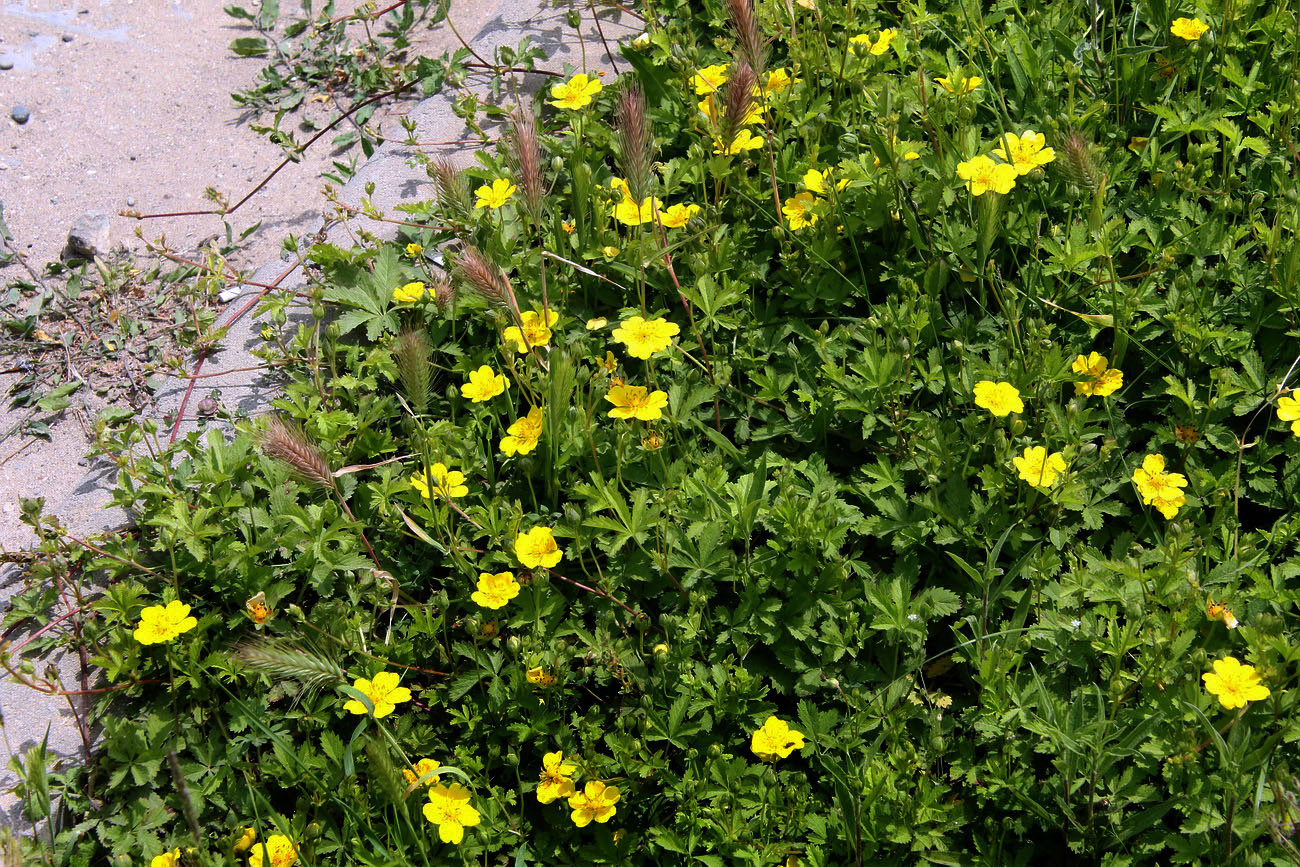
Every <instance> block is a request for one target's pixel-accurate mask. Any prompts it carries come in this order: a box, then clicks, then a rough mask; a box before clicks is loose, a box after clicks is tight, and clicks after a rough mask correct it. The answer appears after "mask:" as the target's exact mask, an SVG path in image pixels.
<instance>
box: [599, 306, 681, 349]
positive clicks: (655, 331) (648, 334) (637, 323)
mask: <svg viewBox="0 0 1300 867" xmlns="http://www.w3.org/2000/svg"><path fill="white" fill-rule="evenodd" d="M681 330H682V329H681V328H680V327H678V325H677V323H676V322H669V321H668V320H667V319H664V318H663V317H662V316H661V317H659V318H657V319H650V320H647V319H644V318H642V317H640V316H629V317H628V318H627V319H624V320H623V322H622V323H621V324H620V325H619V326H618V327H617V328H615V329H614V331H613V337H614V340H615V342H617V343H622V344H623V345H624V346H626V347H627V354H628V355H630V356H632V357H633V358H649V357H650V356H652V355H654V354H655V353H656V352H662V351H663V350H665V349H667V348H668V347H669V346H672V345H673V338H674V337H676V336H677V335H678V334H680V333H681Z"/></svg>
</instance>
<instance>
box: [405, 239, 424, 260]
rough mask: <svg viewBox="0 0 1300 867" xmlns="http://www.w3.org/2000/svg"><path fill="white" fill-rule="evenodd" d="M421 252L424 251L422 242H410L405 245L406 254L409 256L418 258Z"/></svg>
mask: <svg viewBox="0 0 1300 867" xmlns="http://www.w3.org/2000/svg"><path fill="white" fill-rule="evenodd" d="M423 252H424V245H423V244H415V243H411V244H407V245H406V255H408V256H410V257H411V258H412V259H418V258H419V257H420V254H421V253H423Z"/></svg>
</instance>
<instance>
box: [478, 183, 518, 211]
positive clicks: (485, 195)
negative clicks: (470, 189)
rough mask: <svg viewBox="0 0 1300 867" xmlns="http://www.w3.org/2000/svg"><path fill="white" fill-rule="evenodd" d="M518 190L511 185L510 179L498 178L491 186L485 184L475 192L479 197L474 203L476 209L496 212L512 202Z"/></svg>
mask: <svg viewBox="0 0 1300 867" xmlns="http://www.w3.org/2000/svg"><path fill="white" fill-rule="evenodd" d="M516 189H518V187H516V186H515V185H514V184H512V183H510V179H509V178H497V179H496V180H495V181H493V182H492V183H491V184H484V185H483V186H481V187H479V188H478V189H477V190H475V191H474V195H475V196H477V197H478V199H477V201H475V202H474V209H475V210H478V209H479V208H490V209H492V210H494V211H495V210H496V209H497V208H499V207H501V206H502V205H504V204H505V203H506V202H508V201H510V197H511V196H513V195H514V194H515V190H516Z"/></svg>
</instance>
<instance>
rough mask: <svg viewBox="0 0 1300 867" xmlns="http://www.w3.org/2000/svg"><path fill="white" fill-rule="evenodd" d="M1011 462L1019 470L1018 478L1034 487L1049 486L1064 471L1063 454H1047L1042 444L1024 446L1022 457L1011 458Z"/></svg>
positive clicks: (1054, 482)
mask: <svg viewBox="0 0 1300 867" xmlns="http://www.w3.org/2000/svg"><path fill="white" fill-rule="evenodd" d="M1011 462H1012V463H1013V464H1015V465H1016V469H1017V470H1019V471H1020V478H1021V479H1023V480H1024V481H1026V482H1028V483H1029V484H1031V485H1033V486H1034V487H1036V488H1050V487H1051V486H1052V485H1054V484H1056V479H1057V477H1058V476H1059V475H1060V474H1061V473H1063V472H1065V456H1064V455H1062V454H1061V453H1060V452H1052V453H1051V454H1050V455H1049V454H1048V453H1047V449H1045V448H1043V447H1042V446H1030V447H1028V448H1026V449H1025V454H1024V456H1023V457H1018V458H1012V459H1011Z"/></svg>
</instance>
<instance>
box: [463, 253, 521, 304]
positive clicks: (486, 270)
mask: <svg viewBox="0 0 1300 867" xmlns="http://www.w3.org/2000/svg"><path fill="white" fill-rule="evenodd" d="M456 273H457V275H459V277H460V279H461V280H462V281H463V282H464V283H465V285H467V286H468V287H469V288H470V289H472V290H474V291H475V292H477V293H478V294H480V295H482V296H483V297H484V298H486V299H487V300H488V301H491V302H492V303H494V304H503V305H505V306H507V307H509V308H510V309H511V310H516V309H517V308H518V305H517V304H516V303H515V293H514V290H513V289H512V288H511V287H510V281H509V280H508V279H507V278H506V275H505V272H504V271H502V270H501V269H500V268H499V267H497V265H496V264H495V263H494V262H492V261H491V260H490V259H488V257H487V256H485V255H484V254H483V252H482V251H481V250H479V249H478V248H477V247H474V246H472V245H470V244H466V245H465V246H464V247H463V248H462V249H461V251H460V255H459V256H457V257H456Z"/></svg>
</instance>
